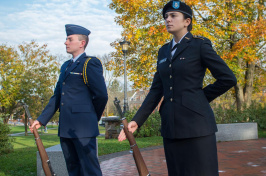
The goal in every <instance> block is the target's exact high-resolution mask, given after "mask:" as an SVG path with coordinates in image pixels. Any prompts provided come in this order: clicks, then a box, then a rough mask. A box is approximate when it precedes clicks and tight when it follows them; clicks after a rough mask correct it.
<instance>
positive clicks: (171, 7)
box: [163, 0, 192, 18]
mask: <svg viewBox="0 0 266 176" xmlns="http://www.w3.org/2000/svg"><path fill="white" fill-rule="evenodd" d="M170 11H176V12H181V13H183V14H187V15H188V16H190V17H191V18H192V10H191V8H190V7H189V6H188V5H186V4H185V3H184V2H181V1H175V0H172V1H169V2H168V3H167V4H166V5H165V6H164V7H163V18H164V17H165V13H166V12H170Z"/></svg>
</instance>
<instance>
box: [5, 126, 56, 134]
mask: <svg viewBox="0 0 266 176" xmlns="http://www.w3.org/2000/svg"><path fill="white" fill-rule="evenodd" d="M57 127H58V126H57V125H48V126H47V128H48V129H49V128H57ZM9 128H10V129H11V134H14V133H21V132H25V127H24V126H14V125H9ZM39 130H41V129H39ZM28 131H30V130H29V128H28ZM43 131H44V128H43Z"/></svg>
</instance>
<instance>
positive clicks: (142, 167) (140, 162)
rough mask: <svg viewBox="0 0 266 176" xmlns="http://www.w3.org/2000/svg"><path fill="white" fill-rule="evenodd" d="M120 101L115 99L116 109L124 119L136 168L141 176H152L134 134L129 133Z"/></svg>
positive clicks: (125, 130)
mask: <svg viewBox="0 0 266 176" xmlns="http://www.w3.org/2000/svg"><path fill="white" fill-rule="evenodd" d="M119 103H120V101H119V100H118V99H117V98H115V100H114V104H115V107H116V109H117V111H118V114H119V116H120V118H121V119H122V123H123V126H124V128H123V129H124V132H125V134H126V137H127V139H128V141H129V144H130V148H131V150H132V152H133V157H134V160H135V163H136V166H137V169H138V172H139V175H140V176H150V174H149V171H148V168H147V166H146V164H145V162H144V159H143V157H142V155H141V153H140V151H139V148H138V146H137V143H136V141H135V138H134V136H133V134H132V133H131V132H130V131H128V123H127V120H126V118H125V117H124V115H123V112H122V110H121V107H120V104H119Z"/></svg>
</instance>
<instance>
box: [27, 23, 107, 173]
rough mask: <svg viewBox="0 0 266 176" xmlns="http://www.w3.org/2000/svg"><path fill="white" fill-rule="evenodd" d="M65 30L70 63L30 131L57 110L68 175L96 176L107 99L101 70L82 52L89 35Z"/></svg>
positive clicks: (96, 61)
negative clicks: (97, 138) (99, 136)
mask: <svg viewBox="0 0 266 176" xmlns="http://www.w3.org/2000/svg"><path fill="white" fill-rule="evenodd" d="M65 28H66V34H67V38H66V42H65V45H66V50H67V53H69V54H71V55H72V59H70V60H68V61H66V62H65V63H64V64H63V65H62V67H61V73H60V76H59V79H58V82H57V84H56V88H55V90H54V95H53V96H52V97H51V99H50V101H49V103H48V104H47V106H46V107H45V109H44V110H43V112H42V114H41V115H40V116H39V117H38V118H37V120H35V122H34V123H33V125H32V126H31V127H30V129H31V131H32V128H33V126H35V127H36V128H37V129H38V128H39V127H40V126H41V125H43V126H45V125H46V124H47V123H48V122H49V120H50V119H51V118H52V117H53V115H54V113H55V112H56V111H57V110H58V109H59V111H60V116H59V129H58V136H59V137H60V143H61V147H62V150H63V153H64V157H65V160H66V165H67V170H68V173H69V175H70V176H74V175H75V176H79V175H82V176H83V175H84V176H85V175H86V176H87V175H90V176H91V175H96V176H99V175H102V173H101V169H100V165H99V162H98V159H97V154H96V136H98V135H99V129H98V121H99V120H100V118H101V115H102V113H103V111H104V108H105V105H106V103H107V99H108V96H107V90H106V85H105V82H104V78H103V68H102V64H101V62H100V60H99V59H97V58H96V57H90V56H86V53H85V52H84V51H85V48H86V46H87V44H88V41H89V39H88V35H89V34H90V31H89V30H88V29H86V28H84V27H81V26H78V25H72V24H67V25H66V26H65Z"/></svg>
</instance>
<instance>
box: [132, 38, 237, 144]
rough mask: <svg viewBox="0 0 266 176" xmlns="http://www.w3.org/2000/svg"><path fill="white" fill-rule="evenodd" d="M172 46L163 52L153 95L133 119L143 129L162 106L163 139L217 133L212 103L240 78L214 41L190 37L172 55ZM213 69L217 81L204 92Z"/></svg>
mask: <svg viewBox="0 0 266 176" xmlns="http://www.w3.org/2000/svg"><path fill="white" fill-rule="evenodd" d="M171 48H172V42H170V43H168V44H165V45H164V46H162V47H161V48H160V49H159V52H158V61H157V72H156V73H155V75H154V79H153V83H152V85H151V88H150V92H149V93H148V95H147V97H146V98H145V100H144V102H143V104H142V105H141V107H140V109H139V110H138V112H137V113H136V115H135V116H134V118H133V119H132V120H133V121H136V123H137V124H138V126H139V127H140V126H141V125H142V124H143V123H144V122H145V120H146V119H147V118H148V116H149V115H150V114H151V112H152V111H153V110H154V109H155V107H156V106H157V105H158V103H159V101H160V100H161V98H162V96H163V97H164V99H163V102H162V104H161V106H160V111H159V112H160V115H161V135H162V136H163V137H165V138H170V139H175V138H192V137H199V136H206V135H209V134H213V133H215V132H216V131H217V126H216V122H215V118H214V114H213V111H212V109H211V107H210V105H209V102H211V101H212V100H214V99H215V98H216V97H218V96H220V95H221V94H223V93H225V92H226V91H227V90H229V89H230V88H231V87H233V86H234V85H235V84H236V77H235V76H234V74H233V72H232V71H231V70H230V69H229V68H228V66H227V65H226V63H225V62H224V61H223V60H222V59H221V58H220V57H219V56H218V55H217V54H216V52H215V51H214V50H213V48H212V45H211V42H210V40H208V39H207V38H203V37H193V36H192V34H191V33H187V34H186V36H185V37H184V38H183V39H182V41H181V43H180V45H179V46H178V47H177V50H176V51H175V54H174V56H173V57H172V55H171ZM207 68H208V69H209V70H210V71H211V73H212V75H213V77H214V78H215V79H216V81H215V82H214V83H213V84H209V85H208V86H206V87H205V88H203V78H204V75H205V72H206V69H207Z"/></svg>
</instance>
